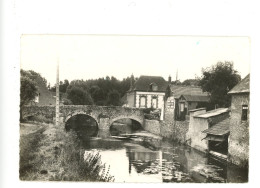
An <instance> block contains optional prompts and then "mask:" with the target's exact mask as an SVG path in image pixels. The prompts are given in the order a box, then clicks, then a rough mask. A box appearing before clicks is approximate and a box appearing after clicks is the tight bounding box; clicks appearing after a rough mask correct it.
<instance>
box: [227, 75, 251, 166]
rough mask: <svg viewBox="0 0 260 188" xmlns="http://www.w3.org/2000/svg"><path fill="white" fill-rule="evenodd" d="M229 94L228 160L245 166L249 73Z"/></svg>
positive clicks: (247, 134) (246, 159) (246, 155)
mask: <svg viewBox="0 0 260 188" xmlns="http://www.w3.org/2000/svg"><path fill="white" fill-rule="evenodd" d="M228 94H229V95H231V116H230V127H229V129H230V135H229V143H228V144H229V145H228V151H229V160H230V161H231V162H232V163H234V164H237V165H239V166H247V165H248V159H249V119H250V118H249V117H250V116H249V114H250V103H249V100H250V74H248V75H247V76H246V77H245V78H244V79H243V80H242V81H241V82H240V83H238V84H237V85H236V86H235V87H234V88H233V89H231V90H230V91H229V92H228Z"/></svg>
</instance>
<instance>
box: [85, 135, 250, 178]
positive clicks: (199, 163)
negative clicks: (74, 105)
mask: <svg viewBox="0 0 260 188" xmlns="http://www.w3.org/2000/svg"><path fill="white" fill-rule="evenodd" d="M93 133H94V134H93ZM110 135H111V133H110V131H105V132H104V131H101V130H99V131H92V134H91V136H89V135H88V136H87V135H82V134H81V136H80V140H81V146H82V147H83V148H84V149H85V151H86V152H93V151H98V152H99V153H100V155H101V161H102V162H103V163H105V164H106V165H107V166H108V165H109V166H110V175H112V176H114V178H115V182H198V183H199V182H222V183H224V182H233V183H234V182H237V183H240V182H247V181H248V170H247V169H240V168H238V167H237V166H235V165H231V164H227V163H226V162H224V161H220V160H218V159H215V158H213V157H211V156H208V155H206V154H204V153H201V152H199V151H197V150H195V149H192V148H190V147H188V146H184V145H180V144H177V143H174V142H170V141H163V140H162V141H161V144H160V147H157V148H156V149H154V148H151V147H147V146H146V147H145V146H144V144H143V142H141V141H139V142H138V141H134V140H120V139H116V138H112V137H111V136H110Z"/></svg>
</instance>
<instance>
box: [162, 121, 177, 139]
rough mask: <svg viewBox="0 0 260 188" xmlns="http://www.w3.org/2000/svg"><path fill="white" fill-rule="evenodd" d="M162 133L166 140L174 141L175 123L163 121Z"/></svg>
mask: <svg viewBox="0 0 260 188" xmlns="http://www.w3.org/2000/svg"><path fill="white" fill-rule="evenodd" d="M160 124H161V131H160V132H161V133H160V135H161V136H162V137H164V138H169V139H172V138H173V137H174V122H166V121H161V122H160Z"/></svg>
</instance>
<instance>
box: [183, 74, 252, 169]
mask: <svg viewBox="0 0 260 188" xmlns="http://www.w3.org/2000/svg"><path fill="white" fill-rule="evenodd" d="M249 85H250V76H249V75H247V76H246V77H245V78H244V79H243V80H242V81H241V82H240V83H239V84H237V85H236V86H235V87H234V88H233V89H232V90H231V91H229V93H228V94H229V95H231V97H232V100H231V108H230V109H228V108H219V109H215V110H211V111H208V112H206V109H205V108H200V109H194V110H190V122H189V130H188V132H187V134H186V137H187V141H188V144H189V145H190V146H191V147H193V148H196V149H198V150H200V151H204V152H208V153H210V154H212V155H214V156H217V157H219V158H222V159H225V160H228V161H230V162H232V163H234V164H236V165H238V166H240V167H247V166H248V159H249V114H250V111H249V94H250V90H249Z"/></svg>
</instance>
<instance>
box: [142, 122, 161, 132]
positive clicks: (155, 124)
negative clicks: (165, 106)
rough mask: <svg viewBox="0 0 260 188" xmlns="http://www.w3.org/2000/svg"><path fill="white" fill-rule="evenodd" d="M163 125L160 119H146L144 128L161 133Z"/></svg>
mask: <svg viewBox="0 0 260 188" xmlns="http://www.w3.org/2000/svg"><path fill="white" fill-rule="evenodd" d="M160 127H161V125H160V122H159V121H158V120H148V119H145V120H144V129H145V130H146V131H148V132H150V133H153V134H156V135H160V133H161V128H160Z"/></svg>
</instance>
